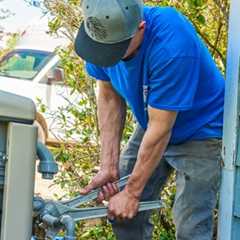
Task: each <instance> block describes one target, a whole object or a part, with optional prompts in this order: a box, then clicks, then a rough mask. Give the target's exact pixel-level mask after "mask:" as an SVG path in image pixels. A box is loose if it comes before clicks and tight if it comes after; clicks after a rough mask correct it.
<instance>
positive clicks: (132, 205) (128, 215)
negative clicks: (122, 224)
mask: <svg viewBox="0 0 240 240" xmlns="http://www.w3.org/2000/svg"><path fill="white" fill-rule="evenodd" d="M138 208H139V199H138V198H136V197H135V196H134V195H132V194H131V193H130V192H128V191H127V190H126V189H124V190H123V191H121V192H119V193H118V194H116V195H115V196H113V197H112V198H111V199H110V201H109V204H108V218H109V219H114V218H116V219H117V220H124V219H132V218H133V217H135V216H136V214H137V212H138Z"/></svg>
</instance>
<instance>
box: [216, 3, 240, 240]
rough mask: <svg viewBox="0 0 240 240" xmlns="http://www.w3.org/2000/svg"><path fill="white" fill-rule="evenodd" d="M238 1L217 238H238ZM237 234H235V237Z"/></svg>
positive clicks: (232, 34) (231, 28) (234, 14)
mask: <svg viewBox="0 0 240 240" xmlns="http://www.w3.org/2000/svg"><path fill="white" fill-rule="evenodd" d="M239 23H240V1H239V0H231V9H230V21H229V41H228V42H229V45H228V62H227V75H226V78H227V79H226V94H225V112H224V136H223V159H224V167H223V172H222V186H221V193H220V207H219V208H220V209H219V228H218V239H219V240H235V239H239V236H240V227H238V228H239V229H238V232H239V234H236V233H234V234H233V229H234V228H235V227H236V226H237V225H238V221H237V220H236V219H234V216H233V210H234V201H235V197H236V196H235V186H234V185H235V174H236V166H235V164H236V159H237V149H238V146H237V145H238V144H240V143H239V141H238V135H239V134H238V128H239V96H240V94H239V92H240V91H239V58H240V26H239ZM236 236H238V238H236Z"/></svg>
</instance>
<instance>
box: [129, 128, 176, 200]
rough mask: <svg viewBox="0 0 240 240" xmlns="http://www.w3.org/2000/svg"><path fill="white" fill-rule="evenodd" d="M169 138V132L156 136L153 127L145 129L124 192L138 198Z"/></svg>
mask: <svg viewBox="0 0 240 240" xmlns="http://www.w3.org/2000/svg"><path fill="white" fill-rule="evenodd" d="M170 136H171V132H170V131H167V132H162V133H159V134H158V133H157V132H156V128H155V127H149V128H148V129H147V131H146V133H145V135H144V138H143V141H142V143H141V146H140V149H139V152H138V158H137V162H136V164H135V167H134V170H133V172H132V174H131V177H130V179H129V181H128V183H127V186H126V190H127V191H128V192H130V193H131V194H133V195H134V196H135V197H137V198H140V196H141V194H142V191H143V189H144V187H145V185H146V183H147V181H148V179H149V178H150V177H151V175H152V173H153V171H154V170H155V168H156V167H157V165H158V164H159V161H160V159H161V158H162V156H163V154H164V152H165V149H166V147H167V145H168V142H169V139H170Z"/></svg>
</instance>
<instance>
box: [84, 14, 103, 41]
mask: <svg viewBox="0 0 240 240" xmlns="http://www.w3.org/2000/svg"><path fill="white" fill-rule="evenodd" d="M86 25H87V28H88V31H89V33H90V34H91V36H92V38H94V39H99V40H104V39H106V38H107V30H106V28H105V27H104V25H103V24H101V21H100V20H99V19H98V18H96V17H88V18H87V20H86Z"/></svg>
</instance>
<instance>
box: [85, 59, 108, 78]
mask: <svg viewBox="0 0 240 240" xmlns="http://www.w3.org/2000/svg"><path fill="white" fill-rule="evenodd" d="M85 68H86V71H87V73H88V75H89V76H91V77H93V78H95V79H97V80H102V81H110V79H109V77H108V75H107V74H106V72H105V71H104V69H103V68H101V67H98V66H96V65H94V64H92V63H86V64H85Z"/></svg>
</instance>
